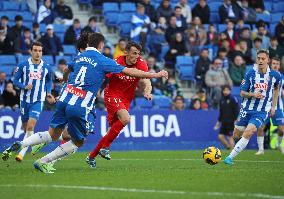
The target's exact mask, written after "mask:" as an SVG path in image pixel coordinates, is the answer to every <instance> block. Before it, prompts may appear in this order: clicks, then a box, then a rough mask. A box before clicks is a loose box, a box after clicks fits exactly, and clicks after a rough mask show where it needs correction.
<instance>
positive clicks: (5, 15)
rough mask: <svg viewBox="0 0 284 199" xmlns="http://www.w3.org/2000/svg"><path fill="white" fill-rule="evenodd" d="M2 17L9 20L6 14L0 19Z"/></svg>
mask: <svg viewBox="0 0 284 199" xmlns="http://www.w3.org/2000/svg"><path fill="white" fill-rule="evenodd" d="M2 19H6V20H9V17H7V16H6V15H4V16H2V17H1V20H2Z"/></svg>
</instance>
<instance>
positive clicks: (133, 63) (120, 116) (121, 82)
mask: <svg viewBox="0 0 284 199" xmlns="http://www.w3.org/2000/svg"><path fill="white" fill-rule="evenodd" d="M141 50H142V48H141V46H140V45H139V44H137V43H135V42H129V43H128V44H127V46H126V52H125V55H124V56H121V57H118V58H117V59H116V62H117V63H118V64H119V65H122V66H125V67H129V68H137V69H139V70H142V71H146V72H147V71H148V66H147V64H146V62H145V61H144V60H143V59H142V58H141V56H140V53H141ZM164 72H165V71H164ZM108 77H109V84H108V85H107V87H106V88H105V94H104V103H105V106H106V109H107V120H108V123H109V126H110V127H111V128H110V129H109V130H108V132H107V134H106V135H105V136H104V137H103V138H102V139H101V140H100V141H99V143H98V145H97V146H96V147H95V148H94V150H93V151H92V152H91V153H90V154H89V156H88V157H87V159H86V161H87V163H88V164H89V165H90V167H91V168H95V167H96V161H95V157H96V156H97V155H100V156H101V157H103V158H105V159H107V160H110V159H111V156H110V153H109V152H110V151H109V147H110V145H111V143H112V142H113V141H114V139H115V138H116V137H117V136H118V135H119V133H120V131H121V130H122V129H123V128H124V127H125V126H126V125H127V124H128V123H129V122H130V115H129V113H128V110H129V107H130V103H131V101H132V100H133V98H134V94H135V90H136V87H137V85H138V82H139V81H141V83H142V86H143V88H144V97H145V98H146V99H148V100H151V99H152V94H151V91H152V86H151V82H150V80H149V79H141V80H140V79H139V78H136V77H129V76H125V75H123V74H121V73H120V74H109V76H108Z"/></svg>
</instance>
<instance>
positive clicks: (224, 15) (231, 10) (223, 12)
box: [219, 0, 241, 23]
mask: <svg viewBox="0 0 284 199" xmlns="http://www.w3.org/2000/svg"><path fill="white" fill-rule="evenodd" d="M219 17H220V20H221V23H225V22H226V21H228V20H231V21H233V22H237V21H238V20H239V19H240V18H241V11H240V8H239V6H238V5H236V4H234V3H232V2H231V0H224V3H223V5H221V6H220V7H219Z"/></svg>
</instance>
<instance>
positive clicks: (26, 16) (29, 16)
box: [21, 12, 34, 22]
mask: <svg viewBox="0 0 284 199" xmlns="http://www.w3.org/2000/svg"><path fill="white" fill-rule="evenodd" d="M21 15H22V17H23V20H24V21H30V22H33V21H34V19H33V15H32V13H30V12H21Z"/></svg>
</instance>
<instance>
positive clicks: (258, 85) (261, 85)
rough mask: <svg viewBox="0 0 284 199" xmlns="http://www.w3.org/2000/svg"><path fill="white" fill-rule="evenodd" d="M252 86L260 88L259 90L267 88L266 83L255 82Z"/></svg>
mask: <svg viewBox="0 0 284 199" xmlns="http://www.w3.org/2000/svg"><path fill="white" fill-rule="evenodd" d="M254 88H255V89H261V90H267V89H268V84H267V83H255V84H254Z"/></svg>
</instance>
